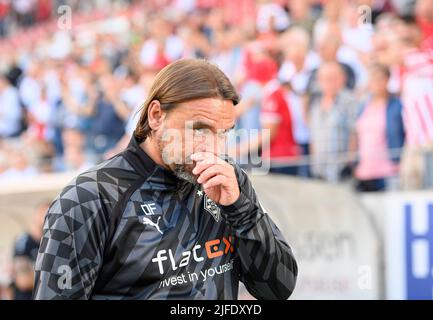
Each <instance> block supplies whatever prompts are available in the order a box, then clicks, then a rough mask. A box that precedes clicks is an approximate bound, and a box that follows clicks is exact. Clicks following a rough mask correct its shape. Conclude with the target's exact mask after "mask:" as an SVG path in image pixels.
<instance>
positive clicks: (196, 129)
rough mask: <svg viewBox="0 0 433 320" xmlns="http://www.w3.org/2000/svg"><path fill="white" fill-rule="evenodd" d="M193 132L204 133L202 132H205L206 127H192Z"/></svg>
mask: <svg viewBox="0 0 433 320" xmlns="http://www.w3.org/2000/svg"><path fill="white" fill-rule="evenodd" d="M194 133H197V134H204V133H206V129H203V128H195V129H194Z"/></svg>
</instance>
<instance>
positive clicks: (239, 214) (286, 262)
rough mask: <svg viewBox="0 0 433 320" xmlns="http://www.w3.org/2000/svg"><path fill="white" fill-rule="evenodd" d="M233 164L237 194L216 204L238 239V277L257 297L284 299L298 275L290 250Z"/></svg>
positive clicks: (247, 182)
mask: <svg viewBox="0 0 433 320" xmlns="http://www.w3.org/2000/svg"><path fill="white" fill-rule="evenodd" d="M234 167H235V171H236V175H237V178H238V182H239V187H240V196H239V198H238V200H236V202H235V203H233V204H232V205H229V206H220V207H221V209H222V213H221V214H222V216H223V218H224V219H225V221H226V223H228V224H229V225H230V226H231V228H232V229H233V231H234V233H235V236H236V238H237V239H238V246H237V250H238V255H239V258H240V262H241V280H242V282H243V283H244V284H245V287H246V288H247V290H248V292H249V293H250V294H252V295H253V296H254V297H255V298H257V299H287V298H289V296H290V295H291V294H292V292H293V290H294V288H295V284H296V277H297V274H298V267H297V263H296V260H295V258H294V256H293V253H292V250H291V248H290V246H289V245H288V244H287V242H286V240H285V239H284V237H283V235H282V234H281V232H280V230H279V229H278V227H277V226H276V225H275V223H274V222H273V221H272V219H271V218H270V217H269V215H268V214H267V213H266V211H265V210H264V209H263V207H262V206H261V204H260V202H259V200H258V199H257V195H256V192H255V191H254V189H253V187H252V184H251V182H250V180H249V179H248V176H247V174H246V173H245V172H244V171H243V170H242V169H240V168H239V167H238V166H237V165H234Z"/></svg>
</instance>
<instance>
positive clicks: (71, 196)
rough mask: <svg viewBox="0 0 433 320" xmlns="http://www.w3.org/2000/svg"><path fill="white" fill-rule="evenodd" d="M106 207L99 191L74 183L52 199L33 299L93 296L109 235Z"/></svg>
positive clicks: (85, 297)
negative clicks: (99, 195)
mask: <svg viewBox="0 0 433 320" xmlns="http://www.w3.org/2000/svg"><path fill="white" fill-rule="evenodd" d="M89 183H92V182H89ZM103 207H104V206H103V205H102V204H101V201H100V200H99V197H98V192H94V191H92V188H90V189H84V188H82V187H80V186H77V185H75V183H72V184H70V185H68V186H67V187H66V188H64V189H63V191H62V192H61V193H60V195H59V196H58V197H57V198H56V199H55V200H54V201H53V203H52V204H51V206H50V208H49V209H48V213H47V216H46V218H45V222H44V229H43V236H42V239H41V243H40V247H39V253H38V257H37V259H36V264H35V287H34V291H33V299H35V300H51V299H89V298H90V294H91V292H92V289H93V287H94V284H95V281H96V278H97V276H98V272H99V269H100V267H101V264H102V255H103V249H104V245H105V240H106V237H107V230H108V229H107V226H108V223H107V219H106V216H105V215H104V210H103Z"/></svg>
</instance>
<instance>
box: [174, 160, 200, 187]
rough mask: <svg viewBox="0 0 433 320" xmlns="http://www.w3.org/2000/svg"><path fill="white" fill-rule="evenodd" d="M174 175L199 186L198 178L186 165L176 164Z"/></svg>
mask: <svg viewBox="0 0 433 320" xmlns="http://www.w3.org/2000/svg"><path fill="white" fill-rule="evenodd" d="M173 172H174V174H175V175H176V176H177V177H178V178H180V179H183V180H185V181H188V182H190V183H192V184H197V177H196V176H195V175H193V174H192V173H191V172H190V171H189V170H188V169H187V165H185V164H175V165H174V169H173Z"/></svg>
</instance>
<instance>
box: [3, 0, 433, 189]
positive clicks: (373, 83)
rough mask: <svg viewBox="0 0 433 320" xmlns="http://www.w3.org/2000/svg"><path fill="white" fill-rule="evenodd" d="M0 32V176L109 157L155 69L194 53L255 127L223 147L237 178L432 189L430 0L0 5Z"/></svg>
mask: <svg viewBox="0 0 433 320" xmlns="http://www.w3.org/2000/svg"><path fill="white" fill-rule="evenodd" d="M61 5H67V6H70V8H71V9H72V11H71V12H72V24H71V26H72V28H70V29H64V28H60V27H59V25H58V24H57V25H56V24H55V23H56V19H57V20H58V19H59V15H58V10H57V9H58V8H59V6H61ZM79 17H80V18H82V17H90V19H87V20H86V19H84V18H83V19H78V18H79ZM92 17H98V19H97V20H94V21H92V19H91V18H92ZM74 19H76V20H74ZM76 21H84V22H80V23H78V22H77V23H75V22H76ZM44 23H45V24H46V25H47V27H46V28H42V29H41V28H39V29H37V30H38V32H37V34H36V35H35V32H32V31H34V30H36V28H38V26H39V27H40V26H41V24H44ZM50 23H51V25H50ZM49 26H54V27H49ZM0 35H1V36H2V37H4V38H3V40H1V38H0V48H1V50H0V72H1V77H0V181H8V180H10V179H15V178H17V177H21V176H32V175H37V174H39V173H44V172H61V171H67V170H85V169H86V168H88V167H90V166H92V165H93V164H95V163H97V162H99V161H101V160H103V159H107V158H109V157H111V156H112V155H114V154H115V153H116V152H118V151H120V150H122V148H124V147H125V146H126V145H127V143H128V141H129V139H130V136H131V134H132V132H133V130H134V129H135V124H136V121H137V120H138V118H137V116H136V115H137V112H139V111H140V107H141V105H142V103H143V102H144V100H145V98H146V93H147V92H148V90H149V88H150V85H151V83H152V80H153V78H154V76H155V75H156V73H157V72H158V71H159V70H160V69H161V68H163V67H164V66H166V65H167V64H169V63H170V62H172V61H174V60H176V59H181V58H204V59H208V60H210V61H212V62H213V63H215V64H217V65H218V66H219V67H220V68H221V69H222V70H223V71H224V72H225V73H226V74H227V76H228V77H229V78H230V79H231V80H232V82H233V83H234V84H235V85H236V87H237V89H238V91H239V92H240V94H241V97H242V101H241V103H240V104H239V105H238V106H237V108H236V109H237V117H238V118H237V125H236V129H246V130H247V132H258V134H255V135H254V134H250V135H249V137H248V139H246V138H245V137H236V136H233V137H231V138H230V139H231V141H232V142H231V143H232V145H233V148H232V149H231V152H232V153H233V154H234V155H235V156H236V159H244V160H245V159H246V160H245V161H242V164H243V165H244V166H245V167H246V168H247V169H248V168H251V167H253V166H254V163H253V162H254V161H253V157H252V155H254V154H256V153H257V152H260V153H261V154H262V156H263V157H265V158H266V159H269V161H270V163H271V172H275V173H280V174H289V175H295V176H301V177H304V178H316V179H322V180H325V181H328V182H331V183H336V182H341V181H344V180H346V179H351V181H354V182H355V187H356V189H357V190H359V191H380V190H385V189H389V188H393V187H397V186H401V187H403V188H406V189H416V188H423V187H424V188H425V187H433V181H432V175H433V173H432V171H433V168H432V166H433V156H432V152H433V151H432V150H433V0H417V1H405V0H401V1H391V0H281V1H279V0H278V1H277V0H275V1H268V0H257V1H254V0H239V1H228V0H146V1H134V0H131V1H126V0H118V1H108V0H95V1H80V2H79V1H72V0H70V1H68V0H57V1H55V0H45V1H43V0H31V1H30V0H29V1H19V0H16V1H10V0H0ZM26 35H27V36H26ZM18 37H19V38H18ZM261 129H266V132H267V134H266V135H262V134H259V132H261V131H260V130H261Z"/></svg>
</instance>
